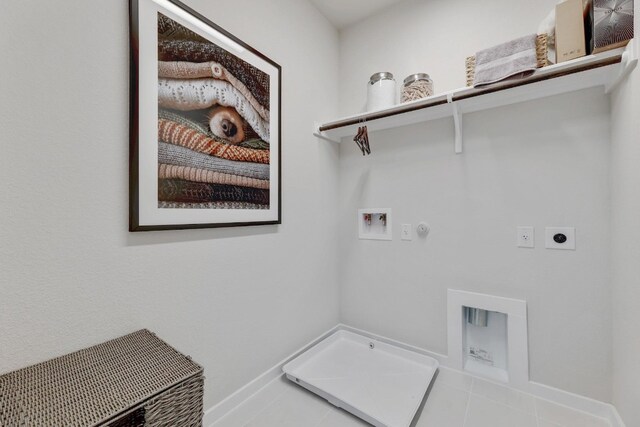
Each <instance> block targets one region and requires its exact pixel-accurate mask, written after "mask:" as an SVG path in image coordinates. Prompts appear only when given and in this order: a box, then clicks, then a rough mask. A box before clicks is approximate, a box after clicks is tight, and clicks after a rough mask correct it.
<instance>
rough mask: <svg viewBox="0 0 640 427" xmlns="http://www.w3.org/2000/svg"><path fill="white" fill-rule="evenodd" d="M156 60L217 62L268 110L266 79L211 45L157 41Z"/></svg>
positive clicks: (256, 70)
mask: <svg viewBox="0 0 640 427" xmlns="http://www.w3.org/2000/svg"><path fill="white" fill-rule="evenodd" d="M158 60H159V61H183V62H210V61H213V62H217V63H218V64H220V65H222V66H223V67H224V68H226V69H227V70H229V72H230V73H231V74H233V75H234V76H235V77H236V78H237V79H238V80H240V81H241V82H242V83H243V84H244V85H245V86H246V87H247V88H248V89H249V91H250V92H251V93H252V94H253V96H254V97H255V98H256V99H257V100H258V102H259V103H260V105H262V106H264V107H265V108H266V109H267V110H270V107H269V85H270V80H269V79H270V78H269V75H268V74H267V73H265V72H263V71H260V70H258V69H257V68H256V67H254V66H253V65H251V64H249V63H247V62H245V61H243V60H242V59H240V58H238V57H237V56H235V55H234V54H232V53H230V52H227V51H226V50H224V49H223V48H221V47H219V46H217V45H215V44H213V43H211V42H208V43H206V42H200V41H190V40H159V41H158Z"/></svg>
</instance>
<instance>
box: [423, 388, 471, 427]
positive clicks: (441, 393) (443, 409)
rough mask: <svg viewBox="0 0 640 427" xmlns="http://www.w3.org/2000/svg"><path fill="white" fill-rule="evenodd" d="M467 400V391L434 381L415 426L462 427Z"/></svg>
mask: <svg viewBox="0 0 640 427" xmlns="http://www.w3.org/2000/svg"><path fill="white" fill-rule="evenodd" d="M468 401H469V393H468V392H466V391H464V390H460V389H458V388H454V387H451V386H449V385H447V384H445V383H444V382H436V384H434V386H433V388H432V390H431V393H429V396H428V397H427V401H426V403H425V405H424V409H423V410H422V413H421V414H420V417H419V418H418V422H417V423H416V427H445V426H446V427H463V425H464V416H465V412H466V410H467V402H468Z"/></svg>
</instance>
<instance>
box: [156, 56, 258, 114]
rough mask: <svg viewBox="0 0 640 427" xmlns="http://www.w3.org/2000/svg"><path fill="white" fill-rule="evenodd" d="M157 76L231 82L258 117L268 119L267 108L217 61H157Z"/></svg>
mask: <svg viewBox="0 0 640 427" xmlns="http://www.w3.org/2000/svg"><path fill="white" fill-rule="evenodd" d="M158 77H162V78H167V79H199V78H214V79H218V80H225V81H228V82H229V83H231V85H232V86H233V87H235V88H236V89H237V90H238V92H240V93H241V94H242V96H244V97H245V98H246V99H247V101H249V103H250V104H251V106H252V107H253V108H255V110H256V111H257V112H258V114H259V115H260V117H262V118H263V119H264V120H265V121H267V122H268V121H269V109H267V108H265V107H263V106H262V105H260V103H259V102H258V100H257V99H256V97H255V96H253V94H252V93H251V91H250V90H249V89H248V88H247V87H246V86H245V85H244V83H242V82H241V81H240V80H238V79H237V78H236V77H235V76H234V75H233V74H231V73H230V72H229V71H228V70H227V69H225V68H224V67H223V66H222V65H220V64H218V63H217V62H200V63H197V62H181V61H176V62H171V61H158Z"/></svg>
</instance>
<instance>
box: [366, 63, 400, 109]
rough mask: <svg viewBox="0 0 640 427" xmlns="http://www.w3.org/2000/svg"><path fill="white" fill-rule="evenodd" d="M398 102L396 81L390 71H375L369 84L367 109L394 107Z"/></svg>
mask: <svg viewBox="0 0 640 427" xmlns="http://www.w3.org/2000/svg"><path fill="white" fill-rule="evenodd" d="M395 103H396V81H395V79H394V78H393V74H391V73H388V72H383V73H375V74H374V75H372V76H371V78H370V79H369V83H368V84H367V111H375V110H382V109H384V108H389V107H393V106H394V105H395Z"/></svg>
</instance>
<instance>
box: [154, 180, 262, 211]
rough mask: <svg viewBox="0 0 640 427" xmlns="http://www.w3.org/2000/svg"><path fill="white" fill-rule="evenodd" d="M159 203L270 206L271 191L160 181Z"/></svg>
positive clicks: (178, 181)
mask: <svg viewBox="0 0 640 427" xmlns="http://www.w3.org/2000/svg"><path fill="white" fill-rule="evenodd" d="M158 201H163V202H183V203H205V202H246V203H257V204H260V205H268V204H269V202H270V199H269V190H260V189H257V188H249V187H237V186H233V185H218V184H207V183H202V182H191V181H184V180H181V179H160V180H158Z"/></svg>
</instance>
